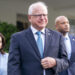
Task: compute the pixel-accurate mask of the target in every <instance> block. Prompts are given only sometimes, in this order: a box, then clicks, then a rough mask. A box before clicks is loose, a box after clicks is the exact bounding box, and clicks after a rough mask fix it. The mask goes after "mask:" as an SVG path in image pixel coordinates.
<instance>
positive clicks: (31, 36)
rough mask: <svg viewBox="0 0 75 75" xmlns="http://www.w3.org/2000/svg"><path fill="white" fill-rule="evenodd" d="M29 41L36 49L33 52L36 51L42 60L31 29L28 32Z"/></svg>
mask: <svg viewBox="0 0 75 75" xmlns="http://www.w3.org/2000/svg"><path fill="white" fill-rule="evenodd" d="M27 39H28V42H29V43H30V44H31V46H32V47H33V48H34V49H33V50H34V51H35V53H36V54H37V56H38V57H40V58H41V55H40V53H39V50H38V47H37V44H36V41H35V38H34V35H33V33H32V31H31V29H30V28H28V30H27Z"/></svg>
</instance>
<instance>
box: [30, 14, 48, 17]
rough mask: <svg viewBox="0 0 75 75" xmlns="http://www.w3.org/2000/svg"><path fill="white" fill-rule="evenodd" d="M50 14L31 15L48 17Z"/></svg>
mask: <svg viewBox="0 0 75 75" xmlns="http://www.w3.org/2000/svg"><path fill="white" fill-rule="evenodd" d="M47 15H48V14H35V15H31V16H35V17H41V16H43V17H46V16H47Z"/></svg>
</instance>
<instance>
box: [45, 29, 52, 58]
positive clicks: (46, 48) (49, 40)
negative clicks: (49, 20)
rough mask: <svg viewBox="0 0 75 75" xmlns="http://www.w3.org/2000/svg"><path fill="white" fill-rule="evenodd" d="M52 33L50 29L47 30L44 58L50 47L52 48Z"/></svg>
mask: <svg viewBox="0 0 75 75" xmlns="http://www.w3.org/2000/svg"><path fill="white" fill-rule="evenodd" d="M51 35H52V34H51V33H50V31H49V30H48V29H46V30H45V44H44V57H45V56H47V50H48V47H49V46H50V42H51V38H52V37H51Z"/></svg>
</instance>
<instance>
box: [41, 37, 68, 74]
mask: <svg viewBox="0 0 75 75" xmlns="http://www.w3.org/2000/svg"><path fill="white" fill-rule="evenodd" d="M63 41H64V40H63V37H62V36H61V38H60V43H59V53H58V58H52V57H46V58H43V59H42V60H41V64H42V66H43V68H44V69H47V68H52V69H53V70H54V71H55V73H58V72H61V71H62V70H64V69H66V68H67V67H68V66H69V62H68V59H67V52H66V47H65V44H64V42H63Z"/></svg>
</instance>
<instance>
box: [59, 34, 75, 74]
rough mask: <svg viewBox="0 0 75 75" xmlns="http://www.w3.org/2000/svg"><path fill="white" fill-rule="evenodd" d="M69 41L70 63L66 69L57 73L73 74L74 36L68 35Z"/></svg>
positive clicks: (74, 59) (74, 60) (74, 70)
mask: <svg viewBox="0 0 75 75" xmlns="http://www.w3.org/2000/svg"><path fill="white" fill-rule="evenodd" d="M69 38H70V41H71V50H72V52H71V57H70V60H69V62H70V65H69V67H68V69H66V70H64V71H62V72H61V73H60V74H59V75H75V37H74V36H72V35H69Z"/></svg>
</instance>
